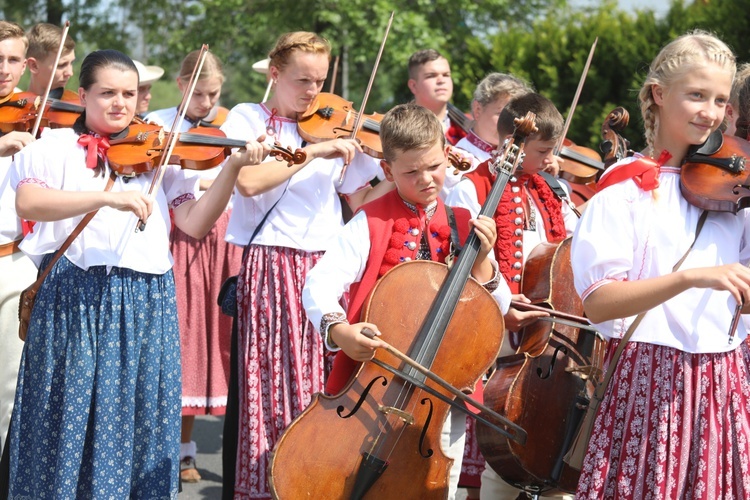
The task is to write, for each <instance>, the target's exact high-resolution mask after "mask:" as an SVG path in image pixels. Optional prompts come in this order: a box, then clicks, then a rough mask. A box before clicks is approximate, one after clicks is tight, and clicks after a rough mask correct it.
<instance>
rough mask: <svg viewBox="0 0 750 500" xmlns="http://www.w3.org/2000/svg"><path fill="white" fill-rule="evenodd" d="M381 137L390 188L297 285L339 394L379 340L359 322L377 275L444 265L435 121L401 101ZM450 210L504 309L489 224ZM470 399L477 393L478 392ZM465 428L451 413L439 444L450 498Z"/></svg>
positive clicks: (446, 242)
mask: <svg viewBox="0 0 750 500" xmlns="http://www.w3.org/2000/svg"><path fill="white" fill-rule="evenodd" d="M380 137H381V141H382V143H383V154H384V156H385V159H384V160H383V161H382V162H381V165H382V167H383V170H384V172H385V176H386V178H387V179H388V180H389V181H393V182H394V183H395V185H396V190H395V191H391V192H390V193H388V194H386V195H384V196H382V197H381V198H378V199H376V200H375V201H373V202H370V203H368V204H366V205H364V206H363V207H362V209H361V210H360V211H359V212H358V213H357V215H355V216H354V218H353V219H352V220H351V221H350V222H349V223H348V224H347V225H346V226H345V228H344V229H343V231H342V233H341V234H340V236H339V238H338V240H337V241H336V242H335V243H334V244H333V245H331V248H330V249H329V250H328V251H327V252H326V254H325V255H324V256H323V258H322V259H321V260H320V261H319V262H318V264H317V265H316V266H315V267H314V268H313V269H312V270H311V271H310V272H309V273H308V275H307V280H306V282H305V288H304V290H303V298H302V301H303V304H304V306H305V310H306V312H307V314H308V317H309V318H310V320H311V321H312V322H313V324H314V325H316V326H318V325H319V330H320V332H321V334H322V335H323V336H324V338H325V343H326V346H327V347H328V348H329V349H331V350H339V349H340V351H341V352H339V353H337V355H336V358H335V360H334V366H333V370H332V372H331V375H330V377H329V379H328V381H327V384H326V391H327V392H329V393H331V394H336V393H338V392H340V391H341V389H343V388H344V387H345V386H346V384H347V382H348V381H349V380H350V378H351V376H352V375H353V373H354V372H355V370H356V367H357V366H358V363H359V362H364V361H367V360H370V359H372V357H373V356H374V354H375V349H376V348H378V347H379V346H380V345H381V344H380V342H379V340H378V339H377V337H375V338H370V337H368V336H365V335H363V334H362V333H361V332H362V329H363V328H369V329H371V330H373V331H374V332H376V335H379V332H378V329H377V325H374V324H371V323H362V322H360V321H359V320H360V312H361V309H362V305H363V303H364V301H365V300H366V298H367V297H368V295H369V293H370V291H371V290H372V288H373V286H374V285H375V283H376V282H377V280H378V279H379V278H380V277H381V276H383V275H384V274H385V273H386V272H387V271H388V270H389V269H391V268H392V267H394V266H396V265H398V264H400V263H401V262H408V261H410V260H417V259H423V260H432V261H436V262H445V258H446V256H448V254H449V252H450V248H451V245H450V243H451V227H450V225H449V217H448V212H447V211H446V207H445V205H444V204H443V202H442V201H441V200H440V199H439V197H438V194H439V193H440V190H441V188H442V186H443V181H444V179H445V170H446V166H447V163H448V158H447V148H446V146H445V137H444V135H443V130H442V127H441V125H440V122H439V121H438V119H437V118H436V117H435V115H434V114H433V113H432V112H431V111H429V110H427V109H426V108H423V107H421V106H419V105H416V104H404V105H399V106H396V107H395V108H393V109H392V110H390V111H389V112H388V113H386V115H385V117H384V118H383V121H382V122H381V124H380ZM453 214H454V215H455V220H456V228H457V230H458V233H459V238H460V242H461V244H463V243H464V242H465V240H466V238H467V236H468V234H469V231H470V230H472V228H473V230H474V232H475V233H476V234H477V236H478V237H479V240H480V242H481V249H480V251H479V255H478V256H477V258H476V261H475V264H474V266H473V268H472V276H473V277H474V278H475V279H476V280H477V281H478V282H479V283H481V284H483V285H484V286H485V288H486V289H487V290H488V291H490V292H491V293H492V294H493V296H494V297H495V299H496V300H497V301H498V302H499V304H500V308H501V310H502V312H503V313H505V312H507V311H508V307H509V304H510V291H509V289H508V286H507V283H505V280H504V279H503V278H502V276H500V275H499V273H498V271H497V269H498V268H497V265H496V264H495V263H494V259H492V257H491V255H490V254H491V252H492V248H493V245H494V244H495V238H496V233H495V224H494V221H492V219H490V218H488V217H478V218H477V219H471V217H470V214H469V212H468V210H465V209H454V210H453ZM347 290H348V292H349V307H348V311H344V309H343V308H342V307H341V305H340V304H339V300H340V298H341V297H342V296H343V295H344V293H345V292H346V291H347ZM413 293H415V294H416V293H419V291H418V290H414V292H413ZM500 334H501V332H499V331H498V335H500ZM473 396H474V397H478V395H477V394H476V392H475V394H474V395H473ZM465 426H466V423H465V416H464V415H463V413H461V412H459V411H456V410H453V411H451V412H450V413H449V416H448V418H447V419H446V422H445V424H444V426H443V439H442V445H443V449H444V451H445V453H446V455H448V456H449V457H450V458H453V459H454V463H453V467H452V469H451V480H450V488H449V489H450V494H449V498H453V497H454V496H455V492H456V486H457V481H458V475H459V473H460V470H461V458H462V456H463V448H464V436H465V429H466V427H465Z"/></svg>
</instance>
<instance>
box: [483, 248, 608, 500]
mask: <svg viewBox="0 0 750 500" xmlns="http://www.w3.org/2000/svg"><path fill="white" fill-rule="evenodd" d="M568 271H570V239H566V240H564V241H563V242H562V243H560V244H559V245H558V244H553V243H542V244H540V245H538V246H537V247H536V248H534V250H533V251H532V252H531V254H530V255H529V258H528V260H527V262H526V267H525V270H524V277H523V283H522V291H523V293H524V294H525V295H526V296H527V297H528V298H529V299H530V300H531V302H532V303H533V304H536V305H540V306H544V307H547V308H549V309H553V310H558V311H562V312H566V313H570V314H576V315H579V316H582V315H583V305H582V303H581V300H580V298H579V297H578V294H577V293H575V289H574V287H573V274H572V272H568ZM603 342H604V341H603V340H601V339H600V338H599V337H598V336H595V335H594V334H593V333H592V332H587V331H583V330H579V329H578V328H575V327H572V326H568V325H563V324H559V323H551V322H546V321H536V322H534V323H533V324H531V325H529V326H528V327H526V328H525V329H524V331H523V338H522V342H521V345H520V346H519V348H518V350H517V352H516V354H513V355H511V356H507V357H503V358H500V359H499V360H498V368H497V370H496V371H495V373H494V374H493V375H492V377H491V378H490V380H489V381H488V382H487V385H486V387H485V392H484V401H485V405H487V406H489V407H490V408H492V409H494V410H495V411H497V412H498V413H500V414H501V415H503V416H505V417H507V418H508V419H509V420H511V421H512V422H514V423H515V424H517V425H519V426H521V427H522V428H523V429H524V430H525V431H526V433H527V441H526V443H525V444H524V445H520V444H518V443H516V442H514V441H513V440H510V439H507V438H505V437H503V436H500V435H499V434H497V433H496V432H494V431H492V430H491V429H489V428H488V427H486V426H484V425H482V424H481V423H477V439H478V442H479V447H480V450H481V451H482V454H483V455H484V456H485V459H486V460H487V462H488V463H489V465H490V466H491V467H492V469H493V470H495V472H497V473H498V474H499V475H500V477H502V478H503V479H504V480H505V481H507V482H508V483H510V484H512V485H514V486H516V487H518V488H521V489H525V490H527V491H530V492H540V493H541V492H543V493H544V495H552V494H554V493H555V492H559V491H564V492H570V493H572V492H575V489H576V486H577V484H578V477H579V475H580V472H579V471H576V470H574V469H571V468H570V467H568V466H567V464H565V463H564V462H563V461H562V458H563V456H564V455H565V453H566V452H567V451H568V448H569V446H570V444H571V442H572V438H574V437H575V431H576V429H577V428H578V425H579V422H580V419H581V418H582V416H583V412H584V410H585V404H586V403H587V401H588V398H589V397H590V396H591V394H593V385H592V384H591V383H587V381H586V379H585V377H583V376H581V374H580V373H579V372H576V371H575V369H576V368H578V367H581V366H586V365H594V366H598V367H601V363H602V362H603V358H602V357H601V356H602V355H603V352H604V348H603V347H604V344H603Z"/></svg>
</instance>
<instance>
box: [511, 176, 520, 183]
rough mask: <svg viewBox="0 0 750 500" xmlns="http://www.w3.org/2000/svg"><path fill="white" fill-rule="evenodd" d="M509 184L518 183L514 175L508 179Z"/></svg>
mask: <svg viewBox="0 0 750 500" xmlns="http://www.w3.org/2000/svg"><path fill="white" fill-rule="evenodd" d="M510 182H518V179H517V178H516V176H515V175H512V176H511V177H510Z"/></svg>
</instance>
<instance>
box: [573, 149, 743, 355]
mask: <svg viewBox="0 0 750 500" xmlns="http://www.w3.org/2000/svg"><path fill="white" fill-rule="evenodd" d="M635 159H636V158H635V157H633V158H626V159H624V160H622V161H621V162H619V163H618V164H616V165H615V166H613V167H611V168H610V170H613V169H616V168H619V167H622V166H623V165H625V164H628V163H630V162H632V161H634V160H635ZM659 183H660V185H659V187H658V188H657V189H655V190H654V191H642V190H641V189H640V188H638V186H637V185H636V184H635V182H634V181H632V180H628V181H624V182H621V183H619V184H615V185H613V186H610V187H608V188H606V189H604V190H602V191H601V192H599V193H597V194H596V195H595V196H594V197H593V198H591V200H589V202H588V205H587V207H586V211H585V212H584V214H583V217H582V218H581V221H580V222H579V225H578V228H577V230H576V232H575V235H574V237H573V245H572V247H571V255H572V264H573V273H574V277H575V287H576V290H577V291H578V293H579V294H580V295H581V298H582V299H584V300H585V299H586V297H588V296H589V295H590V294H591V293H592V292H593V291H594V290H597V289H598V288H599V287H601V286H604V285H606V284H607V283H611V282H613V281H623V280H628V281H636V280H642V279H647V278H653V277H657V276H663V275H666V274H669V273H671V272H672V268H673V267H674V265H675V264H676V263H677V262H678V261H679V260H680V258H682V256H683V255H684V254H685V252H686V251H687V249H688V248H689V247H690V245H691V243H692V242H693V240H694V239H695V230H696V225H697V223H698V218H699V217H700V214H701V212H702V210H701V209H700V208H697V207H695V206H693V205H691V204H689V203H688V202H687V201H686V200H685V198H683V196H682V192H681V191H680V170H679V168H675V167H662V168H661V173H660V175H659ZM749 235H750V221H749V216H748V211H747V210H742V211H740V212H739V213H738V214H737V215H734V214H731V213H727V212H724V213H722V212H711V213H709V215H708V218H707V220H706V223H705V225H704V226H703V230H702V231H701V233H700V235H699V237H698V240H697V241H696V243H695V246H694V247H693V249H692V250H691V251H690V254H689V255H688V257H687V259H686V260H685V262H684V263H683V264H682V266H681V267H680V269H681V270H682V269H690V268H697V267H707V266H717V265H723V264H729V263H735V262H742V263H746V262H747V261H748V259H750V245H748V236H749ZM735 306H736V301H735V300H734V298H732V296H731V295H730V294H729V292H727V291H717V290H712V289H702V288H691V289H689V290H686V291H684V292H682V293H680V294H679V295H677V296H675V297H673V298H671V299H670V300H668V301H666V302H664V303H663V304H660V305H658V306H656V307H654V308H653V309H651V310H650V311H648V312H647V313H646V315H645V317H644V319H643V321H642V322H641V324H640V325H639V326H638V328H637V329H636V331H635V333H634V334H633V336H632V337H631V340H634V341H638V342H649V343H652V344H658V345H663V346H669V347H674V348H677V349H680V350H682V351H686V352H690V353H711V352H725V351H730V350H732V349H735V348H736V347H738V346H739V345H740V342H742V341H743V340H744V339H745V337H746V336H747V330H746V325H745V323H744V322H743V321H740V322H739V327H738V329H737V333H736V336H735V339H734V341H733V342H732V344H731V345H730V344H729V343H728V332H729V326H730V323H731V320H732V315H733V313H734V310H735ZM634 319H635V317H634V316H632V317H629V318H622V319H615V320H611V321H605V322H604V323H600V324H598V325H596V326H597V328H598V329H599V331H600V332H602V333H603V334H604V335H605V336H607V337H613V338H621V337H622V335H623V334H624V333H625V332H626V331H627V329H628V327H629V326H630V324H631V323H632V322H633V320H634Z"/></svg>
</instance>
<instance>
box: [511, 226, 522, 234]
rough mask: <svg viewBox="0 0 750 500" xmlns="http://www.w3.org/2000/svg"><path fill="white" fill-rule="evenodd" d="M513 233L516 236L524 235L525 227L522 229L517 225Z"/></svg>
mask: <svg viewBox="0 0 750 500" xmlns="http://www.w3.org/2000/svg"><path fill="white" fill-rule="evenodd" d="M513 234H514V235H515V236H523V229H521V228H520V227H517V228H516V230H515V231H513Z"/></svg>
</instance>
